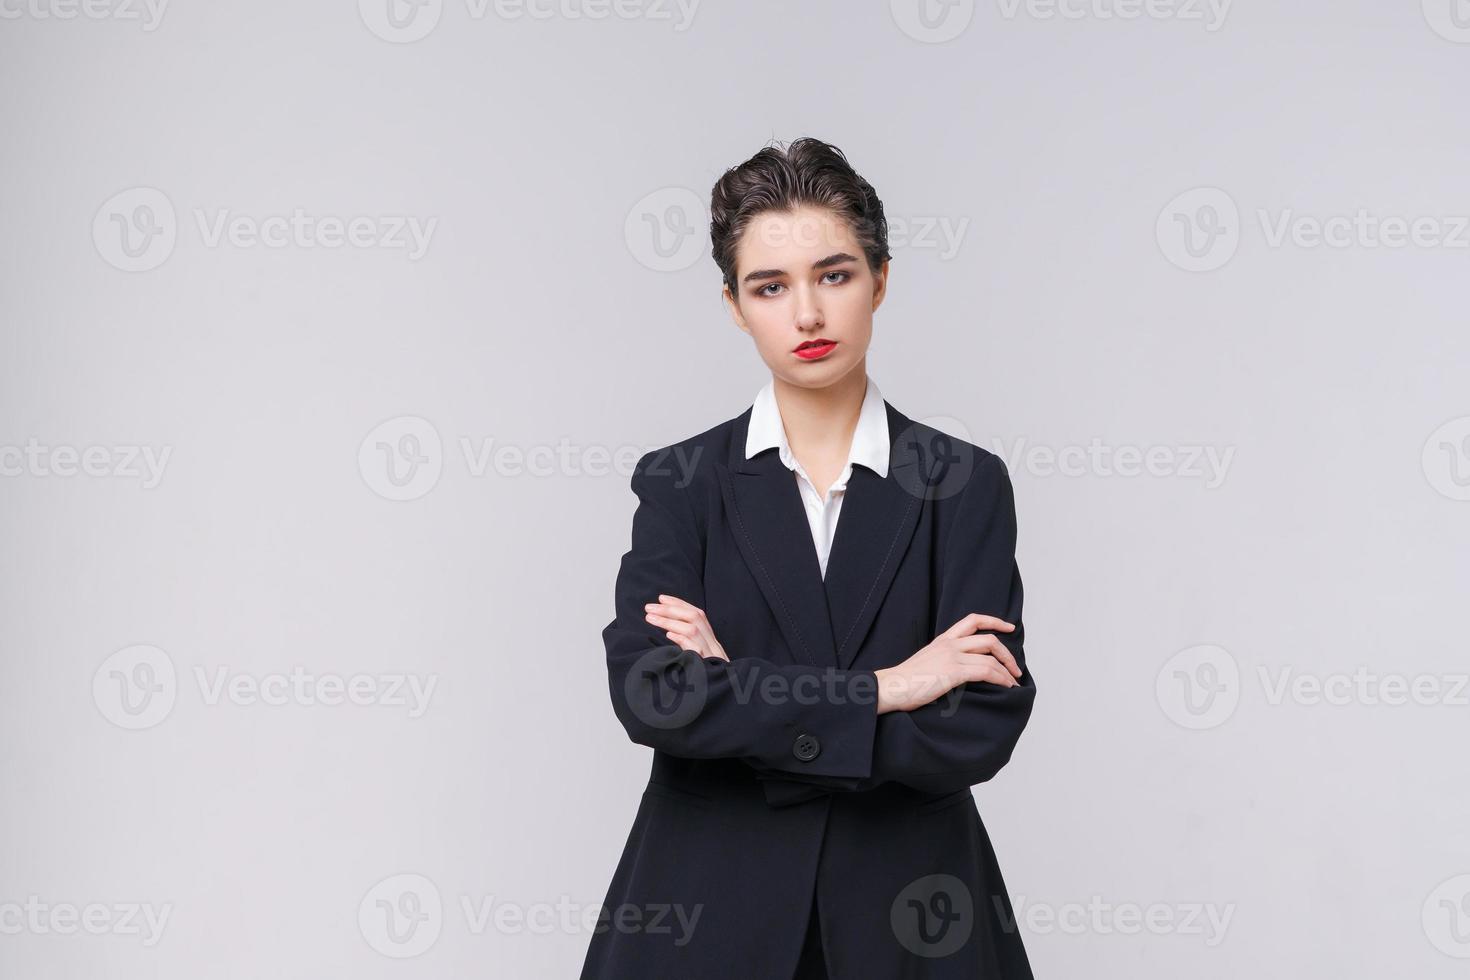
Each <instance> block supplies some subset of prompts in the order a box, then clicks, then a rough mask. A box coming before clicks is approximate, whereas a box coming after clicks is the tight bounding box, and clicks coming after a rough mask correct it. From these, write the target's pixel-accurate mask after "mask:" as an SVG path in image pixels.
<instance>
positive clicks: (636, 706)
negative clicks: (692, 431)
mask: <svg viewBox="0 0 1470 980" xmlns="http://www.w3.org/2000/svg"><path fill="white" fill-rule="evenodd" d="M884 407H885V409H886V414H887V418H888V432H889V439H890V442H891V445H892V448H891V454H890V461H889V470H888V475H887V476H886V477H879V476H878V475H877V474H876V473H874V472H872V471H871V470H869V469H867V468H866V467H864V466H861V465H854V466H853V471H852V475H851V478H850V479H849V481H848V484H847V490H846V496H845V497H844V498H843V503H842V511H841V514H840V517H839V520H838V522H837V531H836V535H835V537H834V539H833V542H832V550H831V554H830V559H829V563H828V566H827V574H826V577H825V579H824V578H823V577H822V574H821V571H820V569H819V566H818V564H817V555H816V549H815V547H814V545H813V543H812V535H811V530H810V527H809V525H808V524H807V521H806V515H805V511H804V509H803V505H802V502H801V498H800V492H799V489H798V487H797V485H796V477H795V476H793V474H792V472H791V471H790V470H788V469H787V468H786V467H785V466H784V465H782V463H781V461H780V458H779V456H778V454H777V451H776V450H775V449H768V450H765V451H763V452H761V453H759V454H757V455H756V456H755V457H753V458H752V459H750V460H746V459H745V433H746V428H747V426H748V424H749V421H750V409H749V408H747V409H746V410H745V412H743V413H742V414H741V415H739V416H737V417H736V418H733V419H731V420H729V421H727V422H723V423H721V424H720V425H717V426H715V427H713V428H711V429H709V430H707V431H705V432H702V433H700V434H699V435H696V436H692V437H690V438H689V439H686V440H684V441H682V442H679V443H675V444H674V445H672V446H668V447H665V448H663V449H659V450H655V451H653V452H650V453H647V454H645V455H644V456H643V457H642V458H641V459H639V461H638V463H637V465H636V467H635V470H634V473H633V477H632V481H631V482H632V488H633V491H634V493H635V494H637V497H638V507H637V510H636V512H635V513H634V515H633V535H632V547H631V549H630V550H629V551H628V552H627V553H626V554H624V555H623V557H622V564H621V567H620V569H619V571H618V576H617V587H616V617H615V618H614V619H613V621H612V622H611V623H609V624H608V625H607V627H606V629H604V630H603V634H602V635H603V640H604V643H605V646H606V650H607V669H608V685H609V690H610V692H611V695H612V703H613V709H614V711H615V712H616V714H617V717H618V720H619V721H620V722H621V723H622V724H623V727H624V728H625V729H626V730H627V732H628V735H629V737H630V738H632V740H633V741H634V742H637V743H639V744H642V745H648V746H651V747H652V748H653V749H654V753H653V766H652V772H651V773H650V776H649V782H648V786H647V788H646V789H645V791H644V793H643V798H642V801H641V803H640V804H639V807H638V811H637V813H636V815H635V816H634V818H633V826H632V830H631V832H630V833H629V835H628V840H627V844H626V847H625V849H624V851H623V855H622V859H621V861H620V862H619V863H618V866H617V870H616V871H615V873H614V875H613V879H612V884H611V886H610V887H609V889H608V893H607V897H606V900H605V902H604V905H603V910H602V912H603V916H602V918H601V920H599V921H598V922H597V924H596V928H595V929H594V934H593V938H592V940H591V943H590V946H589V948H588V951H587V956H586V960H585V963H584V965H583V970H582V977H583V978H598V980H653V978H658V980H674V978H677V980H685V978H690V980H725V978H729V980H787V978H789V977H791V976H792V974H793V971H794V970H795V968H796V965H797V958H798V955H799V953H800V950H801V945H802V940H803V937H804V935H805V930H806V925H807V917H808V913H809V912H810V911H811V910H812V908H813V897H814V896H815V899H816V904H817V906H818V907H819V918H820V928H821V935H822V942H823V949H824V955H825V958H826V961H827V964H828V969H829V971H830V973H831V975H832V976H833V977H835V978H842V980H847V978H868V977H873V978H883V980H896V978H900V977H904V978H941V977H943V978H961V977H964V978H975V977H987V978H1004V980H1018V978H1030V977H1031V975H1032V974H1031V969H1030V966H1029V964H1028V961H1027V958H1026V952H1025V949H1024V948H1023V946H1022V942H1021V937H1020V934H1019V932H1018V931H1017V928H1016V924H1015V921H1014V918H1013V916H1012V911H1011V904H1010V900H1009V897H1008V896H1007V893H1006V888H1005V883H1004V881H1003V880H1002V878H1001V873H1000V868H999V866H998V865H997V863H996V858H995V853H994V851H993V850H992V849H991V845H990V839H989V836H988V835H987V833H986V830H985V825H984V824H983V823H982V821H981V819H980V814H979V812H978V811H977V809H976V807H975V801H974V797H973V796H972V795H971V792H970V787H971V786H973V785H975V784H976V783H980V782H984V781H985V780H987V779H990V778H991V777H992V776H994V775H995V774H996V773H997V772H998V771H999V770H1000V769H1001V767H1002V766H1004V765H1005V764H1006V762H1007V761H1008V760H1009V759H1010V757H1011V752H1012V750H1013V749H1014V748H1015V745H1016V741H1017V739H1018V738H1019V737H1020V735H1021V731H1022V729H1024V728H1025V727H1026V722H1027V720H1028V718H1029V717H1030V715H1031V707H1032V702H1033V701H1034V699H1035V696H1036V682H1035V679H1034V678H1033V677H1032V674H1031V670H1030V668H1029V666H1028V665H1027V664H1026V660H1025V656H1024V653H1023V650H1022V644H1023V639H1024V629H1023V626H1022V622H1021V577H1020V574H1019V571H1018V569H1017V567H1016V559H1015V545H1016V516H1015V504H1014V500H1013V497H1012V491H1011V483H1010V479H1009V476H1008V474H1007V472H1006V469H1005V466H1004V464H1003V462H1002V461H1001V460H1000V458H999V457H998V456H996V455H994V454H993V453H990V452H987V451H985V450H983V449H980V448H978V447H976V446H974V445H972V444H970V443H968V442H966V441H964V440H961V439H958V438H954V437H951V436H949V435H946V434H945V433H943V432H940V431H938V430H936V429H934V428H931V427H929V426H926V425H923V424H921V423H916V422H914V421H912V420H910V419H909V418H907V417H906V416H904V415H903V414H902V413H900V412H899V411H898V410H897V409H895V408H894V407H893V406H892V405H890V404H888V402H887V401H885V402H884ZM659 593H668V594H671V595H675V596H678V597H679V598H681V599H684V600H686V601H687V602H690V603H692V604H694V605H695V606H698V607H700V608H701V609H703V610H704V611H705V613H706V615H707V616H708V618H709V620H710V624H711V626H712V627H713V629H714V632H715V636H716V637H717V638H718V639H719V640H720V643H721V644H722V645H723V646H724V648H725V651H726V654H727V655H728V656H729V657H730V661H729V662H728V663H727V662H725V661H723V660H720V659H719V658H715V657H708V658H706V657H701V656H699V655H697V654H695V653H692V652H689V651H685V650H682V649H680V648H679V647H678V646H677V645H676V644H674V643H673V642H672V641H671V640H669V638H668V637H667V636H666V635H665V633H664V631H663V630H662V629H660V628H659V627H656V626H654V625H653V624H651V623H649V622H648V621H647V620H646V619H644V609H643V606H644V603H647V602H656V601H658V598H657V597H658V594H659ZM971 612H979V613H986V614H989V615H993V616H999V617H1000V618H1002V619H1004V620H1006V621H1008V622H1010V623H1013V624H1015V626H1016V629H1015V631H1014V632H1012V633H1000V634H998V635H999V636H1000V637H1001V639H1002V641H1003V642H1004V643H1005V645H1006V647H1007V648H1008V649H1009V650H1010V651H1011V653H1012V654H1014V655H1015V658H1016V661H1017V663H1018V664H1019V665H1020V667H1021V670H1022V672H1023V673H1022V676H1021V678H1020V681H1019V684H1018V686H1016V687H1001V686H999V685H995V684H989V683H979V682H976V683H971V684H966V685H963V686H961V687H959V688H956V689H955V690H953V691H951V692H950V694H949V695H947V696H943V697H940V698H939V699H938V700H936V701H933V702H931V703H929V704H927V705H924V706H923V707H921V708H918V709H916V710H914V711H908V712H904V711H892V712H887V713H885V714H883V715H878V714H877V710H876V692H877V683H876V678H875V676H874V674H873V672H874V671H875V670H877V669H879V668H883V667H891V666H894V665H896V664H898V663H901V662H902V661H903V660H905V659H907V658H908V657H909V656H911V655H912V654H913V653H914V652H915V651H917V650H919V649H920V648H921V647H923V646H925V645H926V644H928V643H929V642H930V641H931V640H933V639H934V637H935V636H937V635H938V634H939V633H941V632H943V631H944V630H945V629H948V628H949V627H950V626H952V625H953V624H954V623H955V622H956V621H958V620H959V619H961V618H963V617H964V616H965V615H966V614H967V613H971Z"/></svg>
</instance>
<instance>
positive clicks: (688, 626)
mask: <svg viewBox="0 0 1470 980" xmlns="http://www.w3.org/2000/svg"><path fill="white" fill-rule="evenodd" d="M658 597H659V600H660V601H659V602H648V603H644V605H643V618H644V619H646V620H648V621H649V622H650V623H652V624H653V625H655V626H661V627H663V629H664V631H665V632H666V633H667V634H668V636H669V639H671V640H673V641H674V642H675V643H677V644H679V646H680V647H681V648H682V649H684V650H693V651H694V652H695V653H697V654H699V655H700V656H701V657H718V658H719V659H721V660H723V661H725V662H726V663H729V661H730V658H729V657H728V656H726V654H725V648H724V647H722V646H720V641H719V640H717V639H715V631H714V630H713V629H712V628H711V627H710V624H709V619H708V618H706V617H705V615H704V610H703V609H700V608H699V607H697V606H692V605H690V604H689V603H687V602H685V601H684V600H683V599H680V598H679V597H678V596H671V595H664V594H663V593H662V592H660V593H659V596H658Z"/></svg>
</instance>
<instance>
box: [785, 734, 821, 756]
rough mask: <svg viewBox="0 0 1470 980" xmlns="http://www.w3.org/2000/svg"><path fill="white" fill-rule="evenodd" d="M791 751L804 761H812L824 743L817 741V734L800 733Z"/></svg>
mask: <svg viewBox="0 0 1470 980" xmlns="http://www.w3.org/2000/svg"><path fill="white" fill-rule="evenodd" d="M791 751H792V752H794V753H795V754H796V757H797V758H798V759H800V760H801V761H802V762H811V761H812V760H813V759H815V758H816V757H817V755H818V754H820V753H821V751H822V743H821V742H818V741H817V736H815V735H805V734H803V735H798V736H796V744H795V745H793V746H792V747H791Z"/></svg>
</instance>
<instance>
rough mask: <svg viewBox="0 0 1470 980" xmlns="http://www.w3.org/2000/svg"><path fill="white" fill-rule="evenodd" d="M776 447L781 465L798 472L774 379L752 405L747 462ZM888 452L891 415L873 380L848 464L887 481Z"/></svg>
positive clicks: (864, 402)
mask: <svg viewBox="0 0 1470 980" xmlns="http://www.w3.org/2000/svg"><path fill="white" fill-rule="evenodd" d="M773 446H774V447H775V448H776V449H778V450H780V456H781V462H782V463H783V464H785V466H786V468H787V469H789V470H795V469H796V457H795V456H793V455H792V454H791V444H790V443H789V442H787V441H786V429H785V427H783V426H782V424H781V408H780V406H779V405H777V404H776V381H775V379H774V378H772V379H771V380H770V381H767V382H766V384H765V387H763V388H761V390H760V392H759V393H757V394H756V396H755V403H754V404H752V405H751V408H750V425H749V427H748V428H747V429H746V431H745V458H746V459H749V458H750V457H752V456H754V455H755V454H756V453H758V452H760V451H761V450H763V449H770V448H771V447H773ZM888 452H889V437H888V413H887V412H886V411H885V410H884V407H883V394H882V392H880V391H879V390H878V385H877V383H876V382H874V381H873V379H872V377H871V376H870V377H869V378H868V387H867V391H865V392H864V393H863V406H862V408H861V409H859V410H858V422H857V428H856V429H855V430H853V433H852V448H851V449H850V450H848V453H847V462H848V464H849V465H851V464H853V463H861V464H862V465H863V466H866V467H867V468H868V469H870V470H872V471H873V472H874V473H877V474H878V475H879V476H883V477H886V476H887V475H888Z"/></svg>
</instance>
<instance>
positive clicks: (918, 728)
mask: <svg viewBox="0 0 1470 980" xmlns="http://www.w3.org/2000/svg"><path fill="white" fill-rule="evenodd" d="M648 459H649V457H644V459H643V460H640V461H639V464H638V466H637V467H636V468H635V470H634V474H633V479H632V487H633V490H634V492H635V493H636V494H637V496H638V501H639V502H638V509H637V511H636V512H635V513H634V517H633V542H632V543H633V546H632V548H631V549H630V550H629V551H628V552H627V553H626V554H625V555H624V556H623V562H622V565H621V567H620V569H619V572H618V582H617V590H616V593H617V610H616V612H617V615H616V618H615V619H614V620H613V621H612V622H611V623H609V624H608V626H607V627H606V629H604V631H603V638H604V642H605V645H606V648H607V664H608V680H609V688H610V692H611V695H612V701H613V707H614V710H615V712H616V713H617V715H618V718H619V720H620V721H621V722H622V724H623V726H624V728H625V729H626V730H627V731H628V734H629V737H631V738H632V739H633V741H635V742H638V743H640V744H644V745H649V746H651V747H653V748H655V749H659V750H661V751H664V752H668V753H670V754H672V755H677V756H683V757H687V758H720V757H736V758H740V759H742V760H743V761H744V762H745V763H746V764H747V765H749V766H751V768H752V769H754V770H755V772H756V775H757V776H758V777H759V778H761V779H762V780H764V781H765V790H766V797H767V800H768V802H770V803H771V804H772V805H773V806H780V805H786V804H790V803H797V802H801V801H803V800H807V799H811V798H813V797H815V796H819V795H822V794H824V793H829V792H853V791H863V790H868V789H873V788H876V787H877V786H880V785H882V784H884V783H887V782H890V781H891V782H897V783H902V784H905V785H907V786H910V787H912V788H914V789H918V790H921V791H926V792H947V791H952V790H958V789H963V788H966V787H969V786H972V785H974V784H976V783H979V782H983V781H985V780H987V779H989V778H991V777H992V776H994V775H995V774H996V773H997V772H998V771H999V770H1000V769H1001V768H1002V767H1003V766H1004V765H1005V764H1006V762H1007V761H1009V759H1010V756H1011V752H1012V750H1013V749H1014V747H1015V745H1016V742H1017V740H1018V739H1019V737H1020V734H1021V732H1022V730H1023V729H1024V728H1025V726H1026V722H1027V720H1028V719H1029V717H1030V714H1031V707H1032V703H1033V701H1034V699H1035V693H1036V686H1035V681H1034V680H1033V679H1032V678H1031V674H1030V672H1029V671H1028V670H1027V669H1026V664H1025V655H1024V648H1023V640H1024V632H1025V631H1024V628H1023V626H1022V621H1021V604H1022V590H1021V579H1020V574H1019V571H1018V570H1017V568H1016V561H1015V540H1016V519H1015V504H1014V497H1013V494H1012V490H1011V484H1010V479H1009V477H1008V475H1007V474H1006V471H1005V467H1004V465H1003V464H1002V463H1001V461H1000V460H999V459H998V458H997V457H994V456H982V457H981V459H980V460H979V462H980V465H979V466H978V467H977V470H976V472H975V473H974V474H973V475H972V476H971V479H970V481H969V483H968V484H967V485H966V487H965V489H964V490H963V491H962V497H961V499H960V501H959V503H958V511H957V513H956V516H955V519H954V523H953V525H952V527H951V531H950V538H949V542H948V545H947V548H946V551H945V556H944V563H943V567H942V570H941V574H940V579H939V597H938V598H939V602H938V617H939V618H938V622H940V623H950V624H953V625H950V626H949V627H948V628H946V629H945V630H944V632H942V633H940V634H939V636H937V637H935V639H934V640H933V641H932V642H930V643H929V644H928V645H926V646H925V647H923V648H922V649H921V650H918V651H916V652H915V653H913V655H912V656H910V657H909V658H907V659H906V660H905V661H903V662H902V663H900V664H898V665H896V666H894V667H891V668H885V669H882V670H876V671H874V670H856V669H839V668H836V667H829V668H818V667H812V666H808V665H804V664H795V665H793V664H777V663H774V662H772V661H769V660H764V659H761V658H758V657H749V656H745V655H742V656H740V657H737V658H735V659H734V660H731V659H730V657H729V656H728V655H727V654H726V653H725V651H724V649H723V647H722V646H721V645H720V643H719V640H718V638H717V637H715V635H714V632H713V630H712V629H711V628H710V626H709V622H708V619H707V618H706V617H705V615H704V613H703V611H702V607H703V605H704V595H703V579H702V576H701V575H700V573H699V566H698V559H697V556H698V555H699V554H700V553H701V548H700V543H699V539H698V532H697V530H696V526H695V523H694V521H693V516H692V514H691V513H690V512H689V511H688V507H687V503H685V502H684V501H683V500H682V499H681V498H682V496H683V495H682V494H678V493H676V492H673V491H672V489H671V488H670V487H669V486H668V485H666V484H661V483H659V482H657V478H655V477H652V476H650V475H649V474H648V473H647V472H646V471H645V465H644V464H645V462H646V461H647V460H648ZM802 692H806V694H807V696H799V695H800V694H801V693H802ZM807 735H811V736H815V737H816V739H817V740H819V742H820V745H821V751H820V752H818V753H816V754H815V755H811V756H810V757H806V756H809V755H810V753H808V752H803V751H802V746H801V745H800V744H799V743H800V740H801V739H802V738H803V737H804V736H807ZM793 746H795V750H793Z"/></svg>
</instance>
